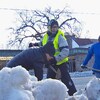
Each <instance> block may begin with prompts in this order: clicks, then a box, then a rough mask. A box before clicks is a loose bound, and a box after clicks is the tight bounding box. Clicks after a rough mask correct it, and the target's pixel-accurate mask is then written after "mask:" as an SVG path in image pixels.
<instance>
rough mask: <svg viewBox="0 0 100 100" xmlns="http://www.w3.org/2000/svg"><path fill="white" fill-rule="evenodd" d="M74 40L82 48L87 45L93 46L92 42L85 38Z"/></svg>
mask: <svg viewBox="0 0 100 100" xmlns="http://www.w3.org/2000/svg"><path fill="white" fill-rule="evenodd" d="M74 40H75V42H76V43H77V44H78V45H79V46H83V45H88V44H93V43H94V42H93V41H91V39H86V38H75V39H74Z"/></svg>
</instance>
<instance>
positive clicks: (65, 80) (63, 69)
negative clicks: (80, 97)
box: [47, 63, 76, 96]
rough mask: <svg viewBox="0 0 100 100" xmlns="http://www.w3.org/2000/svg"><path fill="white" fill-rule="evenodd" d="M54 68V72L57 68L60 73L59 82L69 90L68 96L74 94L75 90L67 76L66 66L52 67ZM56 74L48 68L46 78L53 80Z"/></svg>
mask: <svg viewBox="0 0 100 100" xmlns="http://www.w3.org/2000/svg"><path fill="white" fill-rule="evenodd" d="M53 67H54V68H55V70H57V69H58V68H59V70H60V72H61V81H62V82H63V83H64V84H65V85H66V86H67V88H68V89H69V91H68V94H69V95H70V96H71V95H73V94H74V93H75V92H76V88H75V85H74V83H73V81H72V79H71V77H70V75H69V72H68V68H67V64H66V63H64V64H61V65H59V66H57V65H56V66H53ZM55 76H56V73H55V72H54V71H53V70H52V69H51V68H50V67H49V68H48V73H47V78H53V79H55Z"/></svg>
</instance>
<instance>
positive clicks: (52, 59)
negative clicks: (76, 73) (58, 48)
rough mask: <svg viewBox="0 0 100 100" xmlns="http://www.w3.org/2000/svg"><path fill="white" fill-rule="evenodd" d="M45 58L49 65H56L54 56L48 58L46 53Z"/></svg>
mask: <svg viewBox="0 0 100 100" xmlns="http://www.w3.org/2000/svg"><path fill="white" fill-rule="evenodd" d="M46 57H47V61H48V62H49V64H50V65H54V64H56V63H57V61H56V59H55V57H54V56H50V55H49V54H48V53H46Z"/></svg>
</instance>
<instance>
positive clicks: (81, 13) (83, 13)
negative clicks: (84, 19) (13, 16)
mask: <svg viewBox="0 0 100 100" xmlns="http://www.w3.org/2000/svg"><path fill="white" fill-rule="evenodd" d="M0 10H13V11H33V10H29V9H16V8H0ZM69 13H72V14H80V15H100V13H94V12H90V13H88V12H69Z"/></svg>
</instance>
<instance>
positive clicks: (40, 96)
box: [0, 66, 68, 100]
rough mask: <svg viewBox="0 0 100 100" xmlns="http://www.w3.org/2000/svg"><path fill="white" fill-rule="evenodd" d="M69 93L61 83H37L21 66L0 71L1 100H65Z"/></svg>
mask: <svg viewBox="0 0 100 100" xmlns="http://www.w3.org/2000/svg"><path fill="white" fill-rule="evenodd" d="M67 91H68V89H67V88H66V86H65V85H64V84H63V83H62V82H61V81H59V80H54V79H44V80H42V81H37V78H36V77H35V76H31V75H30V74H29V72H28V71H27V70H26V69H25V68H23V67H21V66H16V67H13V68H7V67H5V68H3V69H2V70H1V71H0V100H65V97H67V96H68V93H67Z"/></svg>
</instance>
